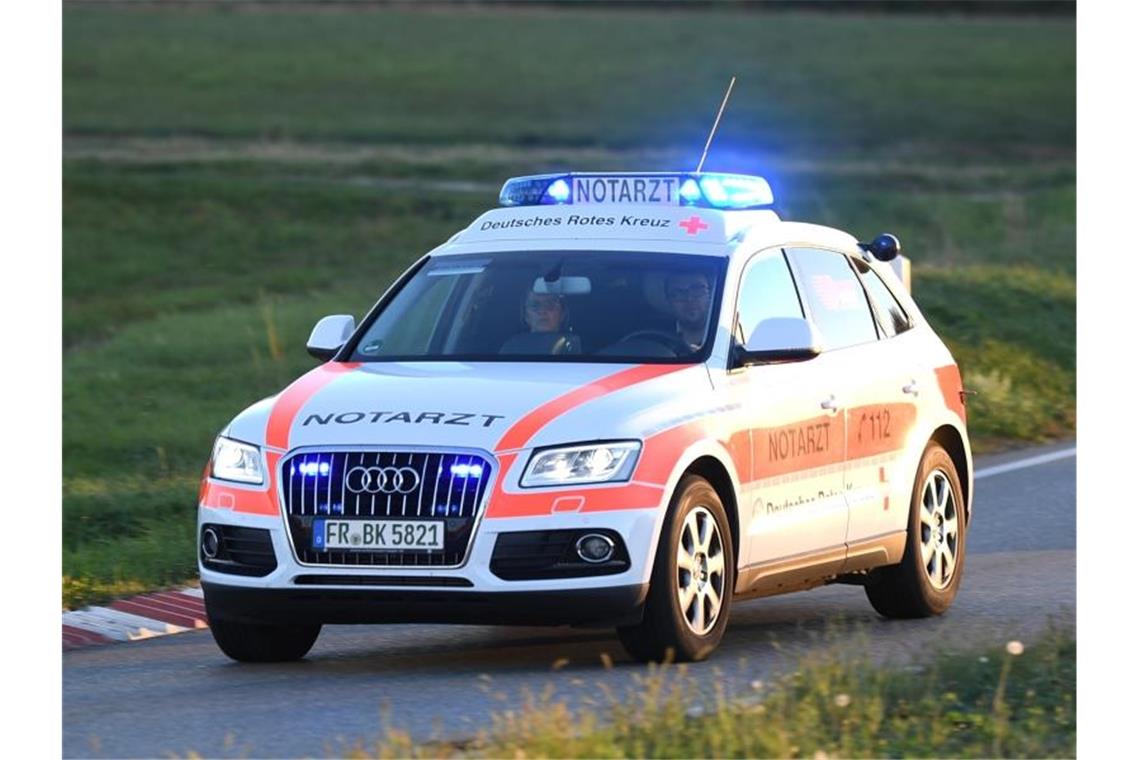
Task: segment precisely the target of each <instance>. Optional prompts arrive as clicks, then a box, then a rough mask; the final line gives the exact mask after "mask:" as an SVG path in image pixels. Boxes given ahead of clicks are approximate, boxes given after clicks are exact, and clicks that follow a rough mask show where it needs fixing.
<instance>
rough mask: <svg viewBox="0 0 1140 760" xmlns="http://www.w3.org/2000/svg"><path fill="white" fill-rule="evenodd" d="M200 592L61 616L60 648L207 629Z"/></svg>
mask: <svg viewBox="0 0 1140 760" xmlns="http://www.w3.org/2000/svg"><path fill="white" fill-rule="evenodd" d="M207 627H209V626H207V624H206V607H205V604H204V603H203V602H202V590H201V589H198V588H192V587H190V588H183V589H178V590H177V591H159V592H155V593H153V594H143V595H142V596H135V597H131V598H130V599H117V600H115V601H113V602H111V603H110V604H109V605H107V606H106V607H84V608H83V609H81V610H72V611H70V612H65V613H63V648H64V649H76V648H79V647H86V646H92V645H94V644H109V643H111V642H113V641H138V640H139V639H149V638H153V637H155V636H166V635H168V634H171V633H183V632H185V631H193V630H196V629H200V628H207Z"/></svg>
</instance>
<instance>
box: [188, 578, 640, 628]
mask: <svg viewBox="0 0 1140 760" xmlns="http://www.w3.org/2000/svg"><path fill="white" fill-rule="evenodd" d="M648 591H649V585H648V584H635V585H627V586H607V587H603V588H586V589H568V590H557V591H494V592H484V591H450V590H446V591H442V590H434V589H433V590H428V589H420V588H409V589H320V588H304V589H302V588H297V589H294V588H284V589H281V588H276V589H275V588H252V587H243V586H226V585H221V584H217V583H209V582H206V581H203V582H202V592H203V594H204V595H205V599H206V613H207V615H208V616H209V617H213V618H218V619H225V620H232V621H235V622H245V623H270V624H286V623H457V624H471V625H579V626H597V627H602V626H616V625H632V624H635V623H638V622H640V620H641V616H642V613H643V611H644V608H645V598H646V594H647V593H648Z"/></svg>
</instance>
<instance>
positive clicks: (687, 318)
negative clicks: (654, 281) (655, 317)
mask: <svg viewBox="0 0 1140 760" xmlns="http://www.w3.org/2000/svg"><path fill="white" fill-rule="evenodd" d="M711 299H712V281H711V279H710V277H709V276H708V274H707V273H705V272H699V271H698V272H684V273H677V274H671V275H668V276H667V277H666V278H665V300H666V301H667V302H668V304H669V312H670V313H671V314H672V315H673V318H674V319H676V320H677V335H678V336H679V337H680V338H681V340H683V341H684V342H685V345H687V346H688V347H689V350H690V351H693V352H696V351H699V350H700V349H701V346H702V345H703V344H704V342H705V337H706V335H707V334H708V315H709V303H710V301H711Z"/></svg>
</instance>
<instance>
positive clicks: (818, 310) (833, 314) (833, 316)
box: [788, 248, 879, 350]
mask: <svg viewBox="0 0 1140 760" xmlns="http://www.w3.org/2000/svg"><path fill="white" fill-rule="evenodd" d="M788 257H789V258H790V259H791V262H792V266H793V268H794V269H795V271H796V282H797V283H798V284H799V286H800V292H801V293H802V294H803V297H804V301H805V303H806V304H807V307H808V314H809V317H810V318H811V320H812V322H814V323H815V326H816V328H817V329H818V330H819V333H820V337H821V338H822V340H823V347H824V350H831V349H837V348H846V347H847V346H855V345H858V344H860V343H870V342H872V341H875V340H878V338H879V334H878V331H877V330H876V329H875V319H874V317H873V316H872V315H871V307H870V305H869V304H868V303H867V296H866V294H865V293H864V292H863V286H862V285H860V284H859V279H858V277H856V275H855V272H854V271H853V270H852V269H851V264H850V263H848V259H847V256H845V255H844V254H842V253H836V252H835V251H823V250H819V249H816V248H793V249H789V250H788Z"/></svg>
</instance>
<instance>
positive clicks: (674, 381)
mask: <svg viewBox="0 0 1140 760" xmlns="http://www.w3.org/2000/svg"><path fill="white" fill-rule="evenodd" d="M710 391H711V387H710V382H709V377H708V373H707V371H706V369H705V367H704V365H699V364H698V365H661V364H656V365H645V364H641V365H637V364H573V363H555V362H532V363H461V362H410V363H365V364H341V363H335V362H330V363H328V364H325V365H322V366H320V367H317V368H316V369H314V370H313V371H312V372H310V373H308V374H307V375H305V376H303V377H301V378H300V379H298V380H297V381H296V382H294V383H293V384H292V385H290V386H289V387H288V388H286V389H285V390H284V391H282V392H281V393H280V394H278V395H277V396H275V397H273V398H271V399H266V400H264V401H262V402H260V403H258V404H255V405H254V406H252V407H250V408H249V409H247V410H246V411H245V412H244V413H242V414H241V415H239V416H238V418H236V419H235V420H234V421H233V422H232V423H231V424H230V426H229V427H228V428H227V430H226V431H225V433H226V435H229V436H231V437H233V438H237V439H239V440H245V441H249V442H251V443H259V444H264V445H267V446H269V447H272V448H276V449H281V450H288V449H293V448H297V447H304V446H353V445H365V446H376V445H381V446H383V445H390V446H432V447H441V446H442V447H464V448H479V449H484V450H487V451H506V450H512V449H519V448H524V447H530V446H542V445H548V444H552V443H564V442H568V441H588V440H603V439H613V438H627V437H628V438H637V437H641V435H643V434H644V433H645V432H646V431H647V430H650V429H652V428H654V427H659V426H660V424H661V423H662V421H663V420H665V419H667V418H670V417H671V416H675V415H677V414H679V413H682V412H683V410H681V409H679V408H678V407H679V406H680V405H684V404H686V403H690V404H691V403H692V402H693V400H694V399H695V397H696V396H695V394H700V395H705V394H708V393H709V392H710Z"/></svg>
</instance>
